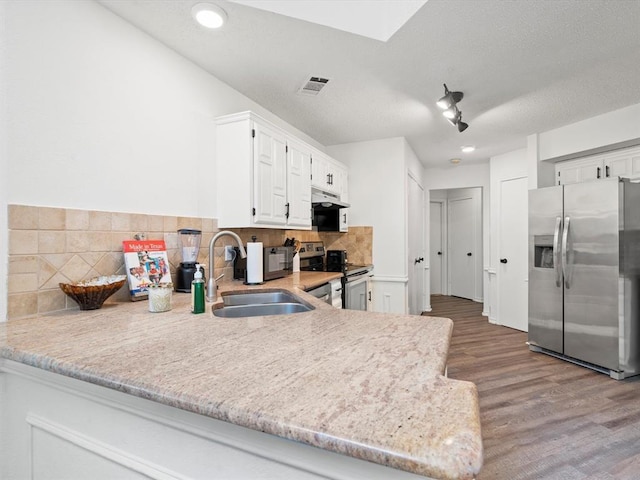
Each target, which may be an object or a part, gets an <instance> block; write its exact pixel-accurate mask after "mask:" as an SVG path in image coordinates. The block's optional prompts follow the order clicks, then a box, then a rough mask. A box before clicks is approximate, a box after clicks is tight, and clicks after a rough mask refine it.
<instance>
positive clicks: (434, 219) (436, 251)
mask: <svg viewBox="0 0 640 480" xmlns="http://www.w3.org/2000/svg"><path fill="white" fill-rule="evenodd" d="M443 207H444V204H443V202H430V204H429V272H430V279H431V294H432V295H434V294H436V295H437V294H442V293H443V289H442V285H443V282H442V272H443V263H444V250H443V241H442V232H443V228H442V221H443V215H442V210H443Z"/></svg>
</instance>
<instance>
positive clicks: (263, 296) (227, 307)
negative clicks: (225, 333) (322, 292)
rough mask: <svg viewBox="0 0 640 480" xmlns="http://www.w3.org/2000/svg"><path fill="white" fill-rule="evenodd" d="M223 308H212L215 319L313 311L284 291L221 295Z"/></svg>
mask: <svg viewBox="0 0 640 480" xmlns="http://www.w3.org/2000/svg"><path fill="white" fill-rule="evenodd" d="M222 300H223V303H224V306H223V307H222V308H214V309H213V314H214V315H215V316H216V317H226V318H240V317H261V316H266V315H289V314H292V313H301V312H308V311H310V310H314V308H315V307H313V306H311V305H309V304H307V303H306V302H304V301H303V300H301V299H299V298H298V297H296V296H295V295H293V294H291V293H289V292H287V291H284V290H277V291H270V292H248V293H228V294H224V293H223V294H222Z"/></svg>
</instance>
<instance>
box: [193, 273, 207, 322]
mask: <svg viewBox="0 0 640 480" xmlns="http://www.w3.org/2000/svg"><path fill="white" fill-rule="evenodd" d="M191 313H204V279H203V278H202V271H201V270H200V265H196V273H195V274H194V275H193V282H191Z"/></svg>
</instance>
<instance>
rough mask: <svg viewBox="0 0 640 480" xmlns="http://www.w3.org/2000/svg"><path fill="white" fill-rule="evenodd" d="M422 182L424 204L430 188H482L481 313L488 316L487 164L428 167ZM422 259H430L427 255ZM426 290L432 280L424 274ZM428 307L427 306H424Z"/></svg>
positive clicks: (488, 205)
mask: <svg viewBox="0 0 640 480" xmlns="http://www.w3.org/2000/svg"><path fill="white" fill-rule="evenodd" d="M424 184H425V191H426V193H427V195H426V196H427V200H426V201H427V205H428V204H429V201H430V198H431V197H430V193H429V192H430V191H431V190H451V189H457V188H468V187H481V188H482V259H483V281H482V298H483V304H484V309H483V315H488V313H487V309H488V307H489V279H488V270H489V261H490V203H489V198H490V196H489V190H490V188H489V185H490V181H489V163H488V162H487V163H481V164H475V165H461V164H458V165H455V166H451V167H447V168H427V169H425V171H424ZM426 214H427V223H426V224H427V225H429V219H428V215H429V209H427V210H426ZM426 243H427V248H426V251H427V252H430V251H431V250H430V247H429V236H428V235H427V238H426ZM425 258H429V257H428V256H427V257H425ZM425 278H426V281H425V283H426V289H427V292H430V291H431V284H430V283H431V281H430V278H429V275H426V277H425ZM427 307H428V308H429V309H430V308H431V306H430V305H428V306H427Z"/></svg>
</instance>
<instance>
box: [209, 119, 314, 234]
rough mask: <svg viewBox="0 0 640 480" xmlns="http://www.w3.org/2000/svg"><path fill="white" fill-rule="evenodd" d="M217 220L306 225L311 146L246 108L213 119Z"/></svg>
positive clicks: (232, 224) (308, 220)
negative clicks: (239, 111)
mask: <svg viewBox="0 0 640 480" xmlns="http://www.w3.org/2000/svg"><path fill="white" fill-rule="evenodd" d="M216 124H217V135H216V156H217V162H218V163H217V175H218V178H217V181H216V190H217V195H218V225H219V226H220V227H223V228H226V227H236V228H240V227H271V228H279V227H281V228H291V227H295V228H302V229H310V228H311V147H309V146H308V145H306V144H304V143H303V142H301V141H299V140H297V139H296V138H295V137H292V136H291V135H289V134H287V133H286V132H284V131H283V130H281V129H279V128H278V127H276V126H275V125H272V124H270V123H269V122H267V121H266V120H264V119H262V118H260V117H258V116H257V115H255V114H254V113H251V112H242V113H238V114H234V115H227V116H225V117H220V118H218V119H217V121H216Z"/></svg>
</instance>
